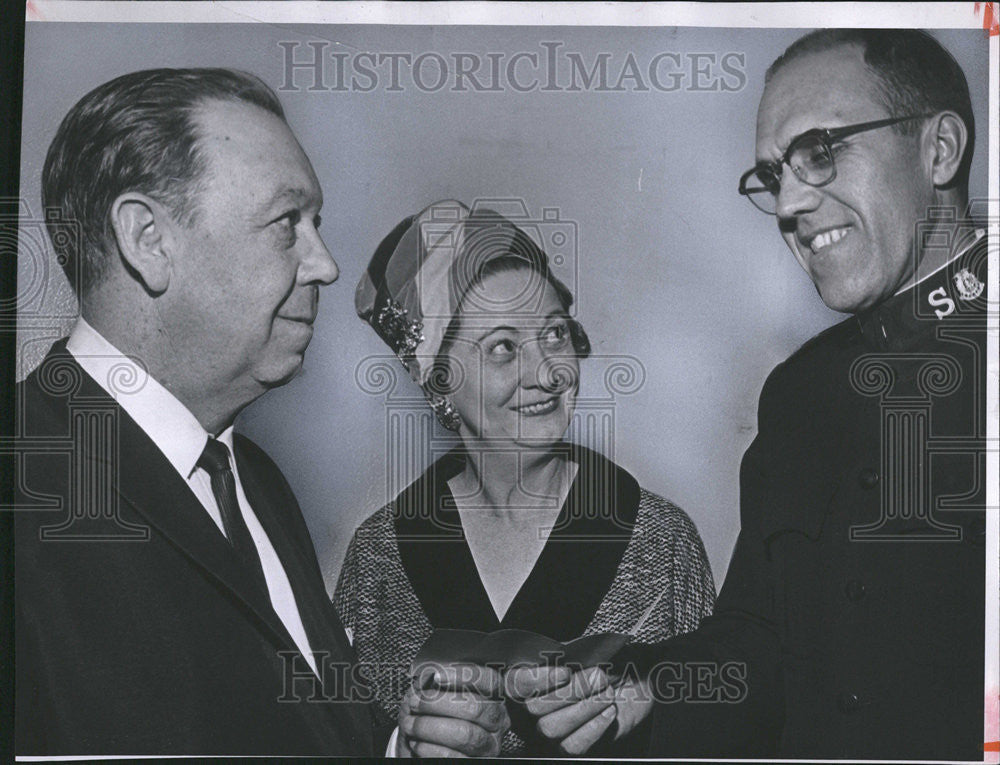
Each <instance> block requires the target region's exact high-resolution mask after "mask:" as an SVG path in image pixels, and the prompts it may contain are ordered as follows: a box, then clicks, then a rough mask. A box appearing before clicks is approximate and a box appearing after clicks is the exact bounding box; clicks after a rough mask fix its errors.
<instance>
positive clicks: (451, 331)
mask: <svg viewBox="0 0 1000 765" xmlns="http://www.w3.org/2000/svg"><path fill="white" fill-rule="evenodd" d="M519 270H527V271H531V272H533V273H534V274H537V275H539V276H542V277H544V278H545V281H547V282H548V283H549V285H550V286H551V287H552V289H554V290H555V293H556V296H557V297H558V299H559V304H560V305H561V306H562V309H563V311H564V312H565V313H566V317H567V323H568V325H569V335H570V342H571V343H572V345H573V351H574V353H575V354H576V358H577V359H585V358H587V357H588V356H589V355H590V350H591V348H590V338H589V337H587V333H586V332H585V331H584V329H583V326H582V325H581V324H580V322H578V321H577V320H576V319H572V318H570V317H569V309H570V306H571V305H573V295H572V293H571V292H570V291H569V289H567V287H566V285H564V284H563V283H562V282H560V281H559V280H558V279H556V278H555V277H553V276H552V274H551V272H549V271H548V269H545V270H543V269H542V268H540V267H539V266H538V264H537V263H536V262H534V261H533V260H532V261H528V260H525V259H524V258H521V257H518V256H515V255H502V256H500V257H496V258H493V259H492V260H488V261H487V262H486V263H484V264H483V265H482V267H481V268H480V269H479V270H478V271H477V272H476V276H475V278H474V279H473V280H472V281H471V283H470V284H469V285H468V288H467V289H466V291H465V295H463V297H462V299H461V300H460V301H459V303H458V309H457V310H456V311H455V315H454V316H452V318H451V322H450V323H449V324H448V328H447V329H446V330H445V333H444V339H443V341H442V343H441V349H440V350H439V351H438V354H437V358H435V360H434V366H433V367H432V369H431V372H430V375H429V377H428V378H427V382H426V383H425V384H424V388H425V390H426V391H427V392H429V393H434V394H438V395H447V394H448V393H451V391H452V390H453V387H452V385H451V379H450V378H451V369H450V366H449V364H448V352H449V351H450V350H451V346H452V344H453V343H454V341H455V339H456V337H457V335H458V327H459V323H460V315H461V312H462V306H463V304H464V302H465V299H466V298H467V297H468V295H469V293H470V292H472V291H473V289H474V288H475V287H476V286H477V285H480V284H482V282H483V281H484V280H485V279H486V277H488V276H493V275H494V274H500V273H507V272H511V271H519Z"/></svg>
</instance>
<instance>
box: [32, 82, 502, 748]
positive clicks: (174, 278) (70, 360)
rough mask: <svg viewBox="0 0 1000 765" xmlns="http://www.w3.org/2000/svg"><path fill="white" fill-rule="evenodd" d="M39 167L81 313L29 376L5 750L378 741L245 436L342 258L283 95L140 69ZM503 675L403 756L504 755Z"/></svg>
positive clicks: (436, 714) (327, 607)
mask: <svg viewBox="0 0 1000 765" xmlns="http://www.w3.org/2000/svg"><path fill="white" fill-rule="evenodd" d="M42 175H43V179H42V186H43V203H44V206H45V208H46V210H47V211H49V214H48V215H47V216H46V222H47V224H48V225H49V228H50V233H51V235H52V241H53V245H54V247H55V249H56V252H57V254H58V256H59V259H60V263H61V264H62V265H63V267H64V269H65V270H66V273H67V275H68V276H69V278H70V282H71V284H72V286H73V288H74V289H75V290H76V292H77V294H78V296H79V298H80V311H81V318H80V320H79V321H78V322H77V324H76V326H75V327H74V328H73V330H72V332H71V333H70V335H69V337H68V338H65V339H63V340H60V341H58V342H57V343H56V344H55V345H54V346H53V347H52V350H51V351H50V352H49V354H48V356H47V357H46V358H45V359H44V360H43V361H42V363H41V365H40V366H39V367H38V368H37V369H36V370H34V371H33V372H32V373H31V374H30V375H29V376H28V377H27V379H26V380H25V381H24V382H23V383H22V384H20V385H19V386H18V391H17V400H18V407H19V408H18V421H19V427H20V431H19V436H20V437H19V439H18V442H17V445H18V448H19V451H20V452H21V454H20V455H19V457H18V472H17V478H18V483H17V495H16V499H17V506H16V510H17V511H18V512H17V515H16V518H15V542H16V558H15V610H16V637H15V640H16V652H17V656H16V699H17V705H16V712H15V729H16V731H15V733H16V740H15V751H16V753H17V754H19V755H43V756H44V755H164V754H188V755H301V754H310V755H354V756H366V755H367V756H372V755H374V754H376V753H382V752H383V751H385V750H384V747H385V745H386V739H387V738H388V735H389V729H390V728H391V724H389V725H386V726H385V728H384V735H382V736H380V735H379V732H380V730H378V729H374V730H373V722H374V721H373V719H372V714H371V707H370V705H369V704H367V703H366V702H367V701H369V700H370V694H368V692H367V691H366V689H365V687H364V684H363V683H362V682H360V681H361V680H362V677H361V675H360V673H359V672H358V671H357V670H358V669H359V668H358V667H357V665H356V664H355V663H354V658H353V651H352V649H351V646H350V645H349V643H348V638H347V635H346V634H345V631H344V629H343V626H342V625H341V623H340V620H339V619H338V617H337V614H336V612H335V610H334V608H333V606H332V604H331V602H330V600H329V598H328V596H327V594H326V590H325V589H324V586H323V581H322V577H321V574H320V569H319V565H318V563H317V561H316V555H315V552H314V550H313V545H312V540H311V539H310V537H309V532H308V530H307V528H306V525H305V522H304V520H303V518H302V514H301V512H300V511H299V508H298V505H297V503H296V501H295V497H294V495H293V494H292V491H291V489H290V488H289V486H288V484H287V482H286V481H285V479H284V477H283V476H282V474H281V472H280V470H279V469H278V468H277V466H276V465H275V464H274V463H273V462H272V461H271V460H270V459H269V458H268V457H267V455H266V454H264V452H263V451H261V449H260V448H259V447H257V446H256V445H255V444H253V443H252V442H250V441H249V440H248V439H246V438H244V437H242V436H241V435H239V434H234V432H233V421H234V419H235V417H236V415H237V414H238V413H239V412H240V411H241V410H242V409H243V408H244V407H246V406H247V405H249V404H250V403H251V402H252V401H254V400H255V399H257V398H258V397H260V396H261V395H263V394H264V393H266V392H267V391H268V390H270V389H271V388H274V387H276V386H280V385H283V384H285V383H286V382H288V381H289V380H290V379H291V378H292V377H293V376H294V375H295V374H296V373H297V372H298V371H299V370H300V368H301V367H302V363H303V358H304V355H305V351H306V347H307V346H308V345H309V341H310V339H311V338H312V332H313V327H312V325H313V322H314V320H315V319H316V312H317V308H318V300H319V288H320V287H321V286H323V285H326V284H329V283H331V282H332V281H334V280H335V279H336V278H337V274H338V272H337V265H336V263H335V262H334V260H333V258H332V257H331V256H330V253H329V252H328V251H327V249H326V246H325V245H324V243H323V240H322V238H321V237H320V234H319V231H318V227H319V224H320V216H319V210H320V207H321V206H322V193H321V190H320V187H319V182H318V180H317V178H316V174H315V173H314V171H313V168H312V165H311V164H310V162H309V159H308V158H307V157H306V155H305V153H304V152H303V150H302V148H301V147H300V146H299V144H298V142H297V140H296V139H295V136H294V135H293V134H292V131H291V129H290V128H289V126H288V124H287V122H286V121H285V116H284V113H283V111H282V108H281V105H280V103H279V102H278V100H277V98H276V97H275V95H274V93H273V92H272V91H271V90H270V89H269V88H268V87H267V86H266V85H265V84H264V83H263V82H261V81H260V80H259V79H257V78H256V77H254V76H252V75H248V74H246V73H243V72H236V71H231V70H227V69H156V70H148V71H143V72H134V73H131V74H126V75H123V76H121V77H118V78H116V79H115V80H112V81H111V82H108V83H105V84H103V85H101V86H99V87H98V88H96V89H94V90H93V91H91V92H90V93H88V94H87V95H86V96H84V98H83V99H81V100H80V102H79V103H77V104H76V105H75V106H74V107H73V108H72V109H71V110H70V111H69V113H68V114H67V116H66V118H65V119H64V120H63V122H62V124H61V125H60V127H59V130H58V131H57V133H56V136H55V138H54V140H53V142H52V145H51V146H50V148H49V152H48V156H47V157H46V161H45V166H44V169H43V173H42ZM448 671H451V670H442V672H443V673H445V674H446V673H447V672H448ZM493 675H494V676H492V677H491V676H489V675H488V674H484V676H483V677H480V678H474V679H473V680H472V682H473V684H474V685H475V684H477V683H478V686H476V687H474V688H472V689H470V690H471V691H473V692H470V693H463V694H461V703H448V702H449V700H451V701H455V700H454V699H450V696H451V692H438V693H437V705H436V706H435V705H433V704H430V705H428V706H427V707H426V708H420V709H416V710H411V712H412V714H411V716H410V717H409V718H406V719H404V720H403V723H404V724H405V725H407V726H408V731H407V732H408V733H410V736H409V738H410V740H411V741H416V742H417V744H416V745H415V746H417V747H425V746H426V747H430V750H431V751H437V752H440V751H452V750H461V752H462V753H464V754H490V753H496V751H498V749H499V739H500V737H501V736H502V735H503V726H504V725H505V724H506V715H505V714H504V713H503V707H502V706H501V705H500V702H498V701H495V700H492V699H489V698H487V696H490V695H493V690H494V688H492V687H490V683H491V682H493V684H494V686H495V685H498V682H497V681H498V679H499V678H498V676H496V675H495V673H493ZM444 682H445V683H448V682H450V681H449V680H448V678H447V677H445V680H444ZM477 691H478V692H477ZM376 727H377V726H376ZM410 729H414V730H410ZM442 748H443V749H442ZM399 753H401V754H402V753H405V751H404V750H403V748H402V747H401V748H400V750H399Z"/></svg>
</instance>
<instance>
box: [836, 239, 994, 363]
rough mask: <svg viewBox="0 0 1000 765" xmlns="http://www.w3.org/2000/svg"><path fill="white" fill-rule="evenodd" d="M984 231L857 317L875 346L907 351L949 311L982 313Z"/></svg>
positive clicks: (865, 336)
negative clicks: (925, 273) (932, 268)
mask: <svg viewBox="0 0 1000 765" xmlns="http://www.w3.org/2000/svg"><path fill="white" fill-rule="evenodd" d="M985 243H986V237H985V231H983V230H981V229H980V230H977V231H976V232H975V239H974V240H973V241H972V242H971V243H969V244H967V245H966V246H964V247H963V248H962V249H960V250H959V252H958V253H957V254H956V255H955V256H953V257H952V258H951V259H950V260H949V261H948V262H947V263H945V264H944V265H943V266H941V267H940V268H938V269H937V270H935V271H933V272H932V273H930V274H928V275H926V276H925V277H923V278H922V279H921V280H920V281H919V282H917V283H916V284H913V285H910V286H909V287H906V288H904V289H902V290H900V291H899V292H897V293H896V294H895V295H893V296H892V297H891V298H889V299H888V300H886V301H884V302H882V303H880V304H879V305H878V306H876V307H875V308H873V309H871V310H869V311H865V312H864V313H860V314H858V315H857V316H856V317H855V319H856V321H857V323H858V329H859V331H860V333H861V338H862V342H863V343H864V344H865V345H867V346H868V347H870V348H872V349H873V350H879V351H905V350H909V349H911V348H913V347H914V346H916V345H918V344H919V343H920V342H921V340H923V339H924V338H925V337H927V336H928V335H930V334H933V333H934V332H935V331H936V329H937V327H938V326H940V324H941V322H942V320H944V319H945V318H947V317H954V316H962V315H969V314H971V313H980V312H982V310H983V309H984V306H985V301H986V294H985V293H986V260H987V259H986V247H985Z"/></svg>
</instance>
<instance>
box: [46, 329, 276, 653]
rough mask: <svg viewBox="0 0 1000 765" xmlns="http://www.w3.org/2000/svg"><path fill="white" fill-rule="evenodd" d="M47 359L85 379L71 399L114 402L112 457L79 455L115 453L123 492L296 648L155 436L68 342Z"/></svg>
mask: <svg viewBox="0 0 1000 765" xmlns="http://www.w3.org/2000/svg"><path fill="white" fill-rule="evenodd" d="M45 363H58V364H60V365H71V366H72V367H75V370H74V372H75V373H77V374H78V377H79V380H80V384H79V386H78V387H77V389H76V391H75V392H73V393H71V394H70V396H69V397H68V400H69V399H77V400H78V401H87V402H94V403H95V404H96V405H100V406H105V405H111V406H113V407H114V412H115V416H116V419H117V430H116V434H117V443H116V444H112V451H111V452H110V456H109V453H108V452H107V450H106V449H101V448H96V449H93V450H92V449H91V448H88V447H87V446H86V445H85V446H84V449H83V453H82V455H80V457H81V458H82V459H84V460H89V461H96V462H107V460H108V459H109V458H110V459H111V460H112V462H113V465H112V469H113V476H114V485H115V488H116V489H117V491H118V494H119V496H120V497H121V498H122V499H123V500H124V501H125V502H126V503H127V504H128V505H129V506H130V507H131V508H132V509H134V510H135V511H136V512H137V513H138V514H139V515H140V516H142V518H143V519H144V520H145V521H146V522H147V523H148V524H149V525H150V526H151V527H152V528H154V529H156V530H157V531H158V532H159V533H160V534H161V535H162V536H163V537H164V538H166V539H167V540H168V541H169V542H170V543H171V544H172V545H173V546H174V547H175V548H177V549H178V550H179V551H180V552H182V553H183V554H184V555H186V556H187V557H188V558H189V559H190V560H191V561H192V562H193V563H194V564H195V565H197V566H198V567H199V568H200V569H202V571H203V572H204V573H205V574H206V575H207V576H209V577H211V578H213V579H215V580H216V581H218V582H219V583H220V584H221V585H223V587H224V588H225V589H226V590H227V591H228V592H229V593H231V594H232V595H233V596H234V597H236V598H237V599H238V600H240V601H241V602H242V603H243V604H244V605H245V606H246V607H247V608H248V609H249V610H250V611H251V612H252V614H253V615H254V616H255V617H256V619H257V620H258V621H259V622H260V623H261V626H262V627H264V628H265V630H266V631H267V632H268V633H269V634H270V636H271V638H272V639H273V640H275V641H277V642H278V643H279V644H282V645H283V646H286V647H289V648H293V649H294V647H295V644H294V643H293V642H292V640H291V637H290V636H289V635H288V631H287V630H286V629H285V627H284V625H283V624H282V623H281V620H280V619H278V616H277V614H275V613H274V609H273V608H272V607H271V604H270V601H269V600H268V599H267V595H266V593H262V592H260V590H259V588H257V587H256V586H255V585H254V584H253V582H252V581H250V579H249V577H247V576H246V574H245V573H244V571H243V568H242V566H241V565H240V562H239V560H238V559H237V557H236V555H235V554H234V553H233V551H232V548H231V547H230V546H229V544H228V543H227V542H226V539H225V537H224V536H223V535H222V534H221V533H220V532H219V529H218V527H217V526H216V525H215V523H213V521H212V519H211V517H210V516H209V514H208V513H207V512H206V511H205V508H204V507H203V506H202V504H201V502H199V501H198V498H197V497H196V496H195V495H194V493H193V492H192V491H191V489H190V487H189V486H188V485H187V482H186V481H184V479H183V478H181V476H180V475H179V474H178V473H177V471H176V470H175V469H174V467H173V465H171V464H170V462H169V461H168V460H167V458H166V457H165V456H164V455H163V452H161V451H160V450H159V448H157V446H156V444H154V443H153V441H152V439H150V438H149V436H147V435H146V433H145V432H144V431H143V430H142V429H141V428H140V427H139V426H138V425H137V424H136V423H135V421H134V420H133V419H132V418H131V417H129V415H128V413H127V412H125V410H124V409H122V408H121V407H120V406H118V405H117V403H116V402H115V401H114V399H112V398H111V397H110V396H109V395H108V394H107V393H106V392H105V391H104V389H103V388H102V387H101V386H100V385H98V384H97V382H96V381H94V380H93V379H92V378H91V377H90V375H88V374H87V373H86V372H84V371H83V368H82V367H80V365H79V364H78V363H77V362H76V360H75V359H74V358H73V356H72V355H71V354H69V353H67V352H66V351H65V343H58V344H56V346H54V347H53V350H52V351H51V352H50V354H49V356H47V357H46V359H45V361H44V362H43V364H45ZM68 400H67V403H68ZM85 443H86V441H85Z"/></svg>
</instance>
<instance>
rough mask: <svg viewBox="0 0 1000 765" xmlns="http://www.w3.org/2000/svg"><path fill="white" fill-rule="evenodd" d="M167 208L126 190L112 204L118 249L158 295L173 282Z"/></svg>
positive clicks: (134, 272)
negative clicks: (171, 277)
mask: <svg viewBox="0 0 1000 765" xmlns="http://www.w3.org/2000/svg"><path fill="white" fill-rule="evenodd" d="M172 223H173V221H172V219H171V217H170V214H169V212H168V211H167V209H166V208H165V207H164V206H163V205H162V204H160V203H159V202H157V201H156V200H155V199H152V198H150V197H148V196H146V195H145V194H140V193H138V192H131V191H129V192H126V193H124V194H122V195H120V196H119V197H118V198H117V199H115V201H114V202H113V203H112V205H111V225H112V227H113V228H114V231H115V239H116V240H117V241H118V249H119V251H120V252H121V254H122V258H124V260H125V262H126V263H127V264H128V265H129V268H130V270H131V271H132V273H133V275H135V276H136V277H137V278H138V279H139V280H140V281H141V282H142V283H143V285H144V286H145V287H146V289H147V290H148V291H149V292H150V293H152V294H154V295H159V294H161V293H162V292H164V291H165V290H166V289H167V287H168V285H169V284H170V247H169V241H170V226H171V224H172Z"/></svg>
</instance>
